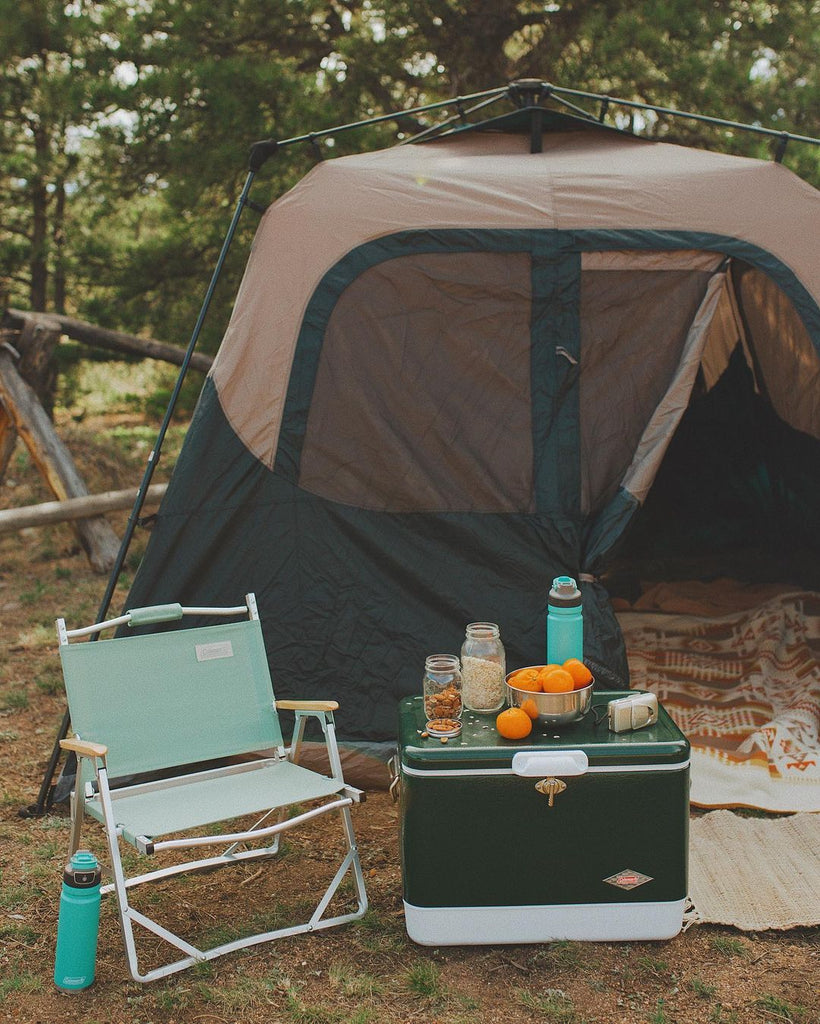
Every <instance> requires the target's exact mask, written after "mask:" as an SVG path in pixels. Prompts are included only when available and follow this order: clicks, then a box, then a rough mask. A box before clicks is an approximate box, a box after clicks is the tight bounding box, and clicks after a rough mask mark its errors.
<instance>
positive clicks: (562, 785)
mask: <svg viewBox="0 0 820 1024" xmlns="http://www.w3.org/2000/svg"><path fill="white" fill-rule="evenodd" d="M587 768H589V758H588V757H587V755H586V752H585V751H583V750H519V751H518V753H517V754H515V755H514V756H513V759H512V770H513V772H514V773H515V774H516V775H521V776H523V777H524V778H533V777H537V776H539V775H542V776H543V775H546V776H547V777H546V778H542V779H541V781H540V782H536V784H535V788H536V790H537V791H538V792H539V793H542V794H543V795H544V796H548V797H549V806H550V807H552V805H553V804H554V803H555V798H556V796H557V795H558V794H559V793H563V792H564V790H565V789H566V788H567V784H566V782H564V781H563V780H562V779H559V778H557V776H559V775H562V776H565V777H568V776H572V775H583V774H584V773H585V772H586V770H587Z"/></svg>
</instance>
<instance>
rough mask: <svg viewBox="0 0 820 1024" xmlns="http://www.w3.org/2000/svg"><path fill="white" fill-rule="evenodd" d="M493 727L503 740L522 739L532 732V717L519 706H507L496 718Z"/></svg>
mask: <svg viewBox="0 0 820 1024" xmlns="http://www.w3.org/2000/svg"><path fill="white" fill-rule="evenodd" d="M495 727H496V729H497V730H498V732H499V733H500V735H501V736H503V737H504V739H505V740H523V739H524V737H525V736H529V734H530V733H531V732H532V719H531V718H530V716H529V715H528V714H527V712H526V711H523V710H522V709H521V708H507V710H506V711H502V712H501V714H500V715H499V716H498V717H497V718H496V720H495Z"/></svg>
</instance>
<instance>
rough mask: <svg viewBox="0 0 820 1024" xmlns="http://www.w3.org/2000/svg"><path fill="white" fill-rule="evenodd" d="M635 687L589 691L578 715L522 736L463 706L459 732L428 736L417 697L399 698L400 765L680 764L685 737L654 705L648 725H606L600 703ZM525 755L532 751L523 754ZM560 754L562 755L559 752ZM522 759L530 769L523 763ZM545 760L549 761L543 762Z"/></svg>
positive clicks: (580, 767)
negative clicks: (617, 728)
mask: <svg viewBox="0 0 820 1024" xmlns="http://www.w3.org/2000/svg"><path fill="white" fill-rule="evenodd" d="M635 692H637V691H635V690H628V691H608V690H601V691H598V692H597V693H594V694H593V698H592V708H591V709H590V711H589V713H588V714H587V715H585V716H584V718H582V719H581V720H580V721H578V722H574V723H572V724H571V725H565V726H561V728H560V729H558V728H554V727H550V726H543V725H541V724H540V723H538V722H536V723H534V728H533V731H532V732H531V733H530V735H529V736H528V737H527V738H526V739H524V740H505V739H504V738H503V737H502V736H500V735H499V734H498V732H497V731H496V728H495V715H478V714H474V713H473V712H470V711H465V712H464V715H463V718H462V729H461V734H460V735H459V736H454V737H450V738H449V739H448V740H447V742H446V743H442V741H441V740H440V739H439V738H437V737H433V736H428V737H423V736H422V733H423V732H424V731H425V730H424V727H425V722H426V718H425V715H424V705H423V699H422V697H420V696H418V697H407V698H405V699H404V700H403V701H401V703H400V705H399V753H400V757H401V763H402V766H403V767H405V768H410V769H416V770H418V771H421V772H433V771H435V772H436V773H438V772H441V771H454V772H459V773H465V772H466V773H470V772H472V771H476V772H482V771H486V770H488V769H497V770H507V771H512V769H513V758H514V757H515V755H516V754H519V755H520V756H519V757H518V758H517V759H516V770H517V771H518V772H519V773H521V772H524V771H526V772H527V773H529V771H538V770H540V767H542V765H539V760H540V759H539V758H537V757H535V756H534V755H536V754H538V753H539V752H542V751H543V752H547V753H548V756H547V757H545V758H544V759H543V762H544V764H543V767H545V769H546V770H544V771H543V774H545V775H546V774H550V773H552V774H555V775H561V774H584V772H586V771H587V770H590V769H592V770H595V769H605V768H609V769H610V770H612V769H613V768H619V767H620V768H622V769H623V771H640V770H642V769H646V768H651V767H653V766H657V767H658V769H659V770H660V769H661V767H662V766H669V767H674V768H678V769H681V768H683V767H685V765H686V764H688V762H689V741H688V740H687V739H686V737H685V736H684V735H683V733H682V732H681V731H680V729H679V728H678V727H677V725H675V723H674V722H673V721H672V719H671V718H670V717H669V714H668V713H667V711H666V710H665V709H664V708H663V706H661V707H660V708H659V712H658V721H657V722H656V723H655V724H654V725H650V726H646V727H644V728H643V729H636V730H635V731H634V732H621V733H614V732H610V731H609V729H608V727H607V714H606V710H607V704H608V703H609V701H611V700H615V699H616V698H618V697H625V696H628V695H629V694H630V693H632V694H634V693H635ZM528 755H533V756H532V757H529V756H528ZM565 755H567V756H565ZM528 761H529V769H528V767H527V762H528ZM547 765H554V770H553V768H552V767H549V768H546V766H547Z"/></svg>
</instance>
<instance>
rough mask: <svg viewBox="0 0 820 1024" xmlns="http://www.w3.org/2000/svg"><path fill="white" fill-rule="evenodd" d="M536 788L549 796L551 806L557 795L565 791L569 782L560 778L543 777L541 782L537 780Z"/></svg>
mask: <svg viewBox="0 0 820 1024" xmlns="http://www.w3.org/2000/svg"><path fill="white" fill-rule="evenodd" d="M535 788H536V789H537V790H538V792H539V793H543V795H544V796H549V798H550V799H549V806H550V807H552V805H553V804H554V803H555V797H556V796H557V794H558V793H563V792H564V790H565V789H566V788H567V784H566V782H562V781H561V780H560V779H541V781H540V782H536V784H535Z"/></svg>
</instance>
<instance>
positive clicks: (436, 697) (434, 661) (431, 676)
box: [424, 654, 462, 721]
mask: <svg viewBox="0 0 820 1024" xmlns="http://www.w3.org/2000/svg"><path fill="white" fill-rule="evenodd" d="M461 712H462V703H461V667H460V665H459V663H458V658H457V657H456V656H455V655H454V654H431V655H429V657H428V658H427V660H426V661H425V663H424V713H425V715H427V719H428V721H432V720H434V719H440V718H445V719H453V720H455V721H458V720H459V719H460V718H461Z"/></svg>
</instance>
